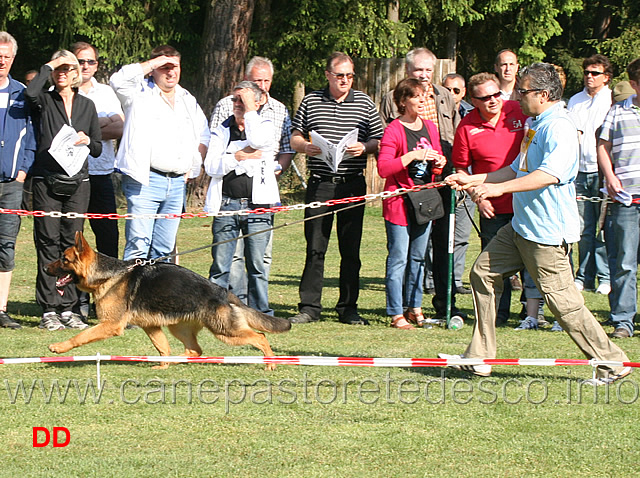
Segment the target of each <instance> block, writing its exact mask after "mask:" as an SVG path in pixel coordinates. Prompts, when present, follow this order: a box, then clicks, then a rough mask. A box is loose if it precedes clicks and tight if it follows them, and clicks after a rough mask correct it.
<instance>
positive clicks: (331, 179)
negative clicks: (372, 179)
mask: <svg viewBox="0 0 640 478" xmlns="http://www.w3.org/2000/svg"><path fill="white" fill-rule="evenodd" d="M362 176H363V174H362V171H360V172H359V173H356V174H350V175H349V176H322V175H321V174H315V173H313V174H311V178H312V179H315V180H316V181H318V182H321V183H325V182H326V183H333V184H345V183H348V182H351V181H354V180H355V179H358V178H361V177H362Z"/></svg>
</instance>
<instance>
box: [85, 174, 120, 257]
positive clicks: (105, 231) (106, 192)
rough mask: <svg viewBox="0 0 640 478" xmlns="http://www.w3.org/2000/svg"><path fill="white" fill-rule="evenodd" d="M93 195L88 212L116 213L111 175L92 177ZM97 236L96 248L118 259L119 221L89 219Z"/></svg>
mask: <svg viewBox="0 0 640 478" xmlns="http://www.w3.org/2000/svg"><path fill="white" fill-rule="evenodd" d="M89 181H90V182H91V195H90V198H89V209H87V212H93V213H98V214H112V213H115V212H116V195H115V192H114V190H113V182H112V181H111V174H105V175H93V174H92V175H90V176H89ZM89 224H90V225H91V230H92V231H93V233H94V234H95V236H96V248H97V249H98V252H102V253H103V254H106V255H107V256H111V257H116V258H117V257H118V221H117V220H115V219H89Z"/></svg>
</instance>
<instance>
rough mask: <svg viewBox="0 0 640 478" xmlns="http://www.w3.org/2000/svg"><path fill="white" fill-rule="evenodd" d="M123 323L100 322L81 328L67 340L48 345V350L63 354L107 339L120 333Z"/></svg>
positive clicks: (124, 323) (122, 329)
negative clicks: (87, 327)
mask: <svg viewBox="0 0 640 478" xmlns="http://www.w3.org/2000/svg"><path fill="white" fill-rule="evenodd" d="M125 325H126V322H125V321H120V322H100V323H99V324H98V325H96V326H94V327H91V328H89V329H86V330H83V331H82V332H80V333H79V334H78V335H76V336H75V337H71V338H70V339H69V340H65V341H64V342H58V343H56V344H51V345H49V350H51V351H52V352H54V353H57V354H63V353H65V352H68V351H69V350H71V349H73V348H76V347H80V346H81V345H84V344H88V343H91V342H97V341H98V340H104V339H108V338H109V337H115V336H116V335H122V332H123V331H124V326H125Z"/></svg>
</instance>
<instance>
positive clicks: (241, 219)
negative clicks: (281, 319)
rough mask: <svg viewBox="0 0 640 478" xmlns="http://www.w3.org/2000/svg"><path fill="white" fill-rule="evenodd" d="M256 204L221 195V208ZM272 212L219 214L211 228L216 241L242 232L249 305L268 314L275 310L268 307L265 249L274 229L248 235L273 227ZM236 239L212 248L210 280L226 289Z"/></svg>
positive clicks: (236, 208) (252, 206)
mask: <svg viewBox="0 0 640 478" xmlns="http://www.w3.org/2000/svg"><path fill="white" fill-rule="evenodd" d="M256 207H257V206H256V205H254V204H253V203H251V202H250V201H249V200H248V199H240V198H229V197H225V196H223V197H222V207H221V208H220V211H240V210H242V209H255V208H256ZM272 225H273V213H267V214H248V215H234V216H218V217H216V218H215V219H214V220H213V224H212V226H211V230H212V232H213V242H215V243H217V242H221V241H226V240H228V239H236V238H237V237H239V236H240V233H242V235H243V236H245V237H243V238H242V239H241V240H242V241H243V242H244V257H245V264H246V267H247V305H249V307H252V308H254V309H256V310H259V311H260V312H264V313H265V314H273V310H272V309H271V308H269V278H268V275H267V271H266V269H265V265H264V253H265V250H266V249H267V244H268V243H269V239H270V237H271V231H268V232H263V233H261V234H255V235H253V236H249V237H246V236H247V235H248V234H251V233H254V232H260V231H264V230H265V229H270V228H271V226H272ZM235 250H236V241H235V240H233V241H229V242H226V243H224V244H218V245H216V246H213V247H212V248H211V256H212V257H213V264H211V267H210V268H209V280H210V281H211V282H213V283H215V284H217V285H219V286H220V287H223V288H225V289H228V288H229V276H230V271H231V263H232V261H233V253H234V251H235Z"/></svg>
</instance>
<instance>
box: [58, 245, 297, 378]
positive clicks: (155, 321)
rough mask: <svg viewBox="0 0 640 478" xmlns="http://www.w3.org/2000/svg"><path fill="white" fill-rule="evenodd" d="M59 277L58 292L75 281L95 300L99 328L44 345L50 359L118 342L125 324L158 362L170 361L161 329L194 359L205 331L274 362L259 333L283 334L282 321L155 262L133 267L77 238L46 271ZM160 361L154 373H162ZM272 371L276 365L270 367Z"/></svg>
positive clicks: (188, 273) (189, 273) (184, 271)
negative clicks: (139, 332)
mask: <svg viewBox="0 0 640 478" xmlns="http://www.w3.org/2000/svg"><path fill="white" fill-rule="evenodd" d="M46 271H47V273H48V274H49V275H52V276H55V277H58V280H57V282H56V286H57V287H58V288H61V287H63V286H64V285H66V284H68V283H70V282H75V283H76V285H77V287H78V288H79V289H80V290H83V291H86V292H90V293H92V294H93V297H94V301H95V305H96V313H97V316H98V320H99V323H98V325H96V326H94V327H91V328H89V329H86V330H84V331H82V332H80V333H79V334H78V335H76V336H75V337H72V338H70V339H69V340H65V341H64V342H59V343H56V344H51V345H49V350H51V351H52V352H55V353H65V352H68V351H69V350H71V349H73V348H75V347H80V346H81V345H84V344H88V343H90V342H96V341H98V340H103V339H106V338H108V337H113V336H116V335H121V334H122V332H123V331H124V328H125V326H126V325H127V324H133V325H137V326H139V327H141V328H142V329H143V330H144V331H145V332H146V333H147V335H148V336H149V338H150V339H151V342H152V343H153V345H154V346H155V348H156V349H158V352H160V355H161V356H167V355H170V354H171V350H170V348H169V342H168V340H167V337H166V335H165V334H164V333H163V332H162V327H164V326H166V327H167V328H168V329H169V332H171V333H172V334H173V336H174V337H176V338H177V339H178V340H180V342H182V343H183V344H184V347H185V355H186V356H187V357H199V356H200V355H202V349H201V348H200V345H198V341H197V338H196V337H197V335H198V332H200V330H201V329H202V328H203V327H206V328H207V329H209V330H210V331H211V333H213V335H215V336H216V337H217V338H218V339H220V340H221V341H222V342H225V343H227V344H230V345H244V344H249V345H253V346H254V347H256V348H258V349H260V350H261V351H262V353H264V355H265V356H273V355H274V354H273V351H272V350H271V347H270V346H269V342H268V341H267V339H266V337H265V336H264V334H261V333H257V332H255V331H254V330H253V329H257V330H260V331H263V332H273V333H279V332H286V331H288V330H289V329H290V328H291V323H290V322H289V321H288V320H287V319H282V318H278V317H271V316H269V315H267V314H263V313H261V312H257V311H256V310H253V309H251V308H250V307H247V306H246V305H244V304H243V303H242V302H241V301H240V299H238V298H237V297H236V296H235V295H233V294H232V293H230V292H228V291H227V290H225V289H223V288H222V287H220V286H218V285H216V284H214V283H212V282H210V281H208V280H207V279H205V278H204V277H202V276H200V275H198V274H196V273H195V272H193V271H190V270H189V269H185V268H184V267H180V266H177V265H175V264H168V263H165V262H158V263H155V264H146V265H138V264H136V262H135V261H132V260H131V261H121V260H119V259H115V258H113V257H109V256H106V255H104V254H101V253H99V252H96V251H94V250H93V249H92V248H91V246H89V244H88V243H87V241H86V240H85V238H84V236H83V235H82V233H81V232H76V237H75V245H73V246H71V247H69V248H68V249H67V250H65V251H64V253H63V254H62V258H61V259H58V260H57V261H55V262H52V263H51V264H49V265H48V266H47V269H46ZM168 366H169V363H168V362H162V363H161V364H160V365H158V366H156V367H155V368H167V367H168ZM266 368H267V369H268V370H273V369H274V368H275V364H268V365H267V367H266Z"/></svg>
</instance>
